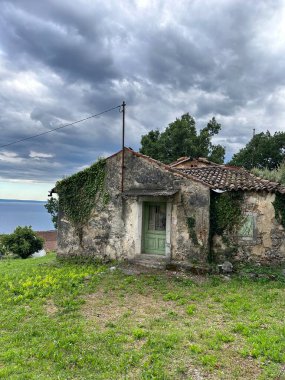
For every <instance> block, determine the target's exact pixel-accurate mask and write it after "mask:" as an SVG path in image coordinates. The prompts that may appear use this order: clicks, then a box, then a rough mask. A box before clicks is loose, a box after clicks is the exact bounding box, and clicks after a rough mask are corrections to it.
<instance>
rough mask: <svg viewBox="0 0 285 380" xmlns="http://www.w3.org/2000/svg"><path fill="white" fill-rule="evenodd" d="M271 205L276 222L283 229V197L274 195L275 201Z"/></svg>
mask: <svg viewBox="0 0 285 380" xmlns="http://www.w3.org/2000/svg"><path fill="white" fill-rule="evenodd" d="M272 204H273V206H274V210H275V218H276V220H277V221H278V223H280V224H281V225H282V226H283V227H285V195H284V194H280V193H276V194H275V200H274V202H272Z"/></svg>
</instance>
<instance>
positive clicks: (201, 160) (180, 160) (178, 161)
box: [169, 157, 219, 167]
mask: <svg viewBox="0 0 285 380" xmlns="http://www.w3.org/2000/svg"><path fill="white" fill-rule="evenodd" d="M187 161H198V162H202V163H203V164H207V165H213V166H218V165H219V164H216V163H215V162H212V161H209V160H208V159H207V158H205V157H198V158H191V157H180V158H178V160H177V161H174V162H172V163H171V164H169V166H171V167H174V166H176V165H179V164H183V163H185V162H187Z"/></svg>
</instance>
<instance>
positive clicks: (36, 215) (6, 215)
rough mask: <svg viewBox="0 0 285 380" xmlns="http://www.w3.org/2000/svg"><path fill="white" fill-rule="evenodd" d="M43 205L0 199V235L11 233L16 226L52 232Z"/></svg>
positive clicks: (35, 202)
mask: <svg viewBox="0 0 285 380" xmlns="http://www.w3.org/2000/svg"><path fill="white" fill-rule="evenodd" d="M45 203H46V202H40V201H19V200H6V199H0V234H1V233H11V232H13V231H14V229H15V228H16V227H17V226H31V227H32V229H33V230H35V231H48V230H53V229H54V226H53V224H52V222H51V216H50V214H49V213H48V212H47V210H46V209H45V207H44V205H45Z"/></svg>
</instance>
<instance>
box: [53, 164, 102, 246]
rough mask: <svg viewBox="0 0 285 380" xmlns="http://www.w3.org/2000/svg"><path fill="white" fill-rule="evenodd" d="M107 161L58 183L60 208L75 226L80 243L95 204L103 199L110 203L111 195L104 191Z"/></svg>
mask: <svg viewBox="0 0 285 380" xmlns="http://www.w3.org/2000/svg"><path fill="white" fill-rule="evenodd" d="M105 165H106V161H105V160H102V159H101V160H99V161H97V162H96V163H95V164H93V165H91V166H90V167H89V168H87V169H85V170H82V171H80V172H78V173H76V174H74V175H72V176H70V177H68V178H65V179H63V180H61V181H58V182H57V183H56V191H57V193H58V195H59V207H60V209H61V210H62V211H63V212H64V214H65V215H66V217H67V218H68V220H69V221H70V222H71V223H72V225H73V226H74V228H75V230H76V232H77V234H78V236H79V239H80V241H81V240H82V228H83V226H84V224H85V223H87V221H88V219H89V217H90V214H91V211H92V209H93V208H94V205H95V202H98V201H99V200H100V199H102V202H103V204H106V203H108V201H109V194H108V193H107V192H106V191H105V190H104V180H105Z"/></svg>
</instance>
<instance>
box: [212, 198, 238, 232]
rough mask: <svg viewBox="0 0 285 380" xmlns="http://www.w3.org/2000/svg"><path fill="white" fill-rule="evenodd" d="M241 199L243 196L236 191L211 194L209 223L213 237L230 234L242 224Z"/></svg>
mask: <svg viewBox="0 0 285 380" xmlns="http://www.w3.org/2000/svg"><path fill="white" fill-rule="evenodd" d="M243 199H244V194H243V193H242V192H238V191H235V192H233V191H232V192H225V193H222V194H217V193H212V198H211V209H210V221H211V230H212V234H213V235H215V234H217V235H222V234H223V233H224V232H225V231H227V232H232V231H233V230H234V229H235V227H236V226H238V225H239V224H240V223H241V222H242V219H243V214H242V203H243Z"/></svg>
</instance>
